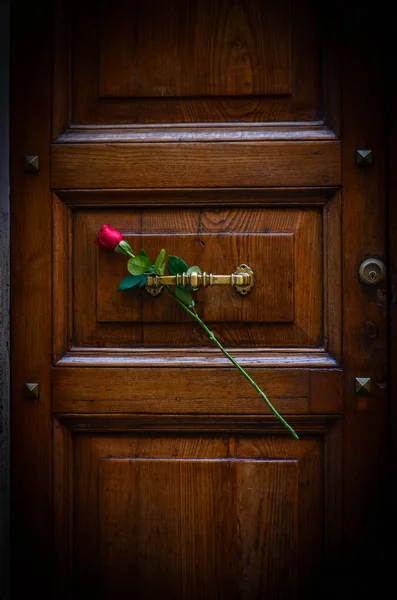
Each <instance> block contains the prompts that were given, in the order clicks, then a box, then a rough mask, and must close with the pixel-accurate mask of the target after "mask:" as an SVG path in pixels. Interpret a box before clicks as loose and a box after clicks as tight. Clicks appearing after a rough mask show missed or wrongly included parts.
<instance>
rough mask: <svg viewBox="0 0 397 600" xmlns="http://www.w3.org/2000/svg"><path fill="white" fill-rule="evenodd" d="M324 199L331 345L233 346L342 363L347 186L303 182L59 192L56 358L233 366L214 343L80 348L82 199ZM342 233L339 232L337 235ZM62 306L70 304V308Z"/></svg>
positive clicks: (239, 353)
mask: <svg viewBox="0 0 397 600" xmlns="http://www.w3.org/2000/svg"><path fill="white" fill-rule="evenodd" d="M186 202H188V203H189V204H190V205H191V206H222V205H223V206H224V205H227V206H241V205H243V206H244V207H250V206H253V207H255V206H256V207H257V206H269V207H270V206H272V207H275V206H276V207H277V206H297V205H298V206H307V207H311V206H322V207H323V223H324V250H325V251H324V257H325V263H324V283H325V285H324V287H325V289H326V295H325V297H324V299H323V301H324V340H325V346H324V347H323V348H310V349H305V350H302V349H298V348H297V349H296V350H295V349H291V348H288V349H285V350H283V349H277V350H269V349H266V348H257V349H255V350H250V349H238V348H237V349H236V350H235V351H234V352H233V354H234V356H235V358H236V359H237V360H239V361H241V364H242V365H243V366H245V367H265V366H271V367H277V366H292V367H309V368H334V367H337V366H338V365H339V364H340V362H341V360H342V342H341V329H342V315H341V294H342V283H341V243H340V239H341V238H340V227H341V194H340V191H339V189H338V188H334V187H331V188H322V189H315V188H299V189H285V188H281V189H280V188H277V189H265V190H264V189H260V188H251V189H248V190H244V189H241V190H240V189H220V190H219V189H212V188H207V189H199V190H197V189H188V190H180V189H173V190H169V189H167V190H163V189H160V190H153V189H151V190H106V191H103V190H100V191H98V192H97V191H95V190H60V191H58V192H57V193H56V194H54V195H53V211H54V213H53V214H54V219H53V237H54V239H53V268H54V286H55V288H54V289H56V290H57V294H56V299H55V298H54V304H53V315H54V316H53V363H54V364H55V365H57V366H59V367H69V366H74V367H75V366H112V365H113V366H114V365H115V364H116V363H117V365H118V366H124V367H154V366H158V367H165V366H170V367H176V366H194V367H208V366H209V365H211V366H217V367H225V368H227V367H230V364H229V362H228V361H227V359H226V358H224V357H222V356H219V353H218V352H217V351H216V350H214V351H212V350H208V349H189V351H185V350H183V351H178V350H172V351H170V352H168V350H167V352H165V351H164V349H161V348H158V349H155V348H151V349H148V350H145V349H134V350H133V351H132V352H131V351H126V350H123V349H120V350H119V349H116V350H114V351H112V350H107V349H106V350H103V349H97V348H92V349H91V348H84V349H81V348H73V346H72V339H71V336H72V316H71V306H72V303H71V283H70V277H71V272H72V268H71V254H72V252H71V219H72V216H71V214H72V210H73V208H78V207H79V206H82V207H86V206H93V207H94V206H95V207H101V206H103V207H109V206H114V207H118V206H123V207H127V206H131V207H138V206H175V205H178V204H179V205H184V204H186ZM335 240H339V243H337V242H336V241H335ZM59 306H65V307H68V308H67V309H66V310H65V311H64V312H63V313H61V312H60V311H59V310H58V308H59Z"/></svg>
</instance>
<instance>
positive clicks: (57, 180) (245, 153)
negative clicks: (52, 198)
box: [51, 141, 341, 189]
mask: <svg viewBox="0 0 397 600" xmlns="http://www.w3.org/2000/svg"><path fill="white" fill-rule="evenodd" d="M51 156H52V187H53V188H55V189H62V188H69V189H76V188H104V187H107V188H108V187H109V188H129V187H135V188H136V187H208V186H212V187H225V186H232V187H236V186H237V187H238V186H240V187H249V186H255V187H258V186H263V187H272V186H337V185H339V184H340V181H341V180H340V143H339V142H336V141H329V142H327V143H324V142H304V143H302V144H299V145H297V144H296V143H295V142H279V143H277V145H275V144H274V143H272V142H263V143H254V142H246V143H238V142H237V141H236V142H235V143H234V142H230V143H229V144H227V143H221V142H220V143H218V142H214V143H210V144H208V145H202V144H195V143H189V144H186V145H181V144H138V143H137V144H124V145H123V144H112V145H110V146H106V145H99V144H96V145H94V144H92V145H88V144H78V145H77V144H75V145H66V144H55V145H54V146H53V147H52V152H51ZM231 163H233V170H230V169H229V168H228V166H229V165H230V164H231Z"/></svg>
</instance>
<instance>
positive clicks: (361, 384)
mask: <svg viewBox="0 0 397 600" xmlns="http://www.w3.org/2000/svg"><path fill="white" fill-rule="evenodd" d="M370 391H371V377H356V394H357V395H358V396H364V395H365V394H369V393H370Z"/></svg>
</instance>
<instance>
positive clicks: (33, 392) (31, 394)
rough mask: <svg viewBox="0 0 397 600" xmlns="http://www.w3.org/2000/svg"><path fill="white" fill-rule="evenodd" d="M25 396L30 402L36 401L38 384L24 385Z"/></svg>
mask: <svg viewBox="0 0 397 600" xmlns="http://www.w3.org/2000/svg"><path fill="white" fill-rule="evenodd" d="M25 394H26V397H27V398H30V399H31V400H37V398H38V397H39V384H38V383H25Z"/></svg>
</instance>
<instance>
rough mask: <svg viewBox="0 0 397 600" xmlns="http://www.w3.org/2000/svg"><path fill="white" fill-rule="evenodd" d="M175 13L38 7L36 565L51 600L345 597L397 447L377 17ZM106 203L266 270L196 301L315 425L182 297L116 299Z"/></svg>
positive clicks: (21, 299) (22, 178)
mask: <svg viewBox="0 0 397 600" xmlns="http://www.w3.org/2000/svg"><path fill="white" fill-rule="evenodd" d="M17 4H18V6H17V8H18V9H19V10H21V11H25V12H26V9H25V7H24V6H22V4H23V3H22V2H21V3H19V2H18V3H17ZM156 6H158V10H157V12H156V14H149V12H148V10H149V9H148V8H147V7H146V5H145V6H144V5H143V3H141V2H140V1H138V0H136V1H132V2H120V3H119V7H118V10H116V8H117V7H116V6H113V5H112V4H111V3H110V2H107V0H103V1H102V2H101V3H99V4H96V3H93V2H92V1H91V0H83V1H82V2H79V3H74V2H73V3H72V2H69V1H65V2H63V1H61V0H57V1H56V2H55V3H54V8H53V16H54V20H53V22H51V23H49V22H46V21H45V20H41V21H40V23H41V26H42V28H43V29H41V28H40V27H39V26H38V25H37V27H36V28H35V27H33V28H32V30H29V32H26V31H25V30H22V31H20V30H19V29H18V20H16V21H15V23H16V28H17V29H18V32H17V33H16V34H15V41H14V56H15V57H16V58H15V60H16V75H15V83H14V88H13V89H14V94H15V100H14V117H13V119H14V121H13V122H14V123H15V125H14V127H13V129H12V132H13V140H14V142H13V143H14V146H13V152H14V158H13V174H12V186H13V190H12V202H13V205H12V211H13V213H14V216H13V227H14V238H13V296H12V298H13V303H14V304H13V311H14V316H13V328H14V330H15V333H14V334H13V378H14V383H13V385H14V391H13V394H14V398H15V400H14V399H13V402H14V431H15V435H14V440H15V442H14V443H15V451H14V467H13V468H14V472H15V479H14V491H15V497H16V502H15V511H16V512H15V518H14V523H15V524H16V527H15V531H16V533H17V534H18V536H19V537H17V536H16V537H15V541H16V544H17V549H18V553H17V554H16V556H17V561H16V562H15V564H16V568H17V570H16V573H17V575H18V576H19V575H20V574H21V572H23V573H24V574H25V575H26V577H28V578H29V582H32V586H34V589H37V590H40V593H41V595H42V597H43V598H46V590H47V589H49V587H47V588H46V587H45V585H46V584H47V585H48V586H51V585H52V581H51V580H52V579H53V580H54V581H53V583H54V586H53V591H52V593H51V594H48V598H49V600H50V598H51V600H53V598H60V599H62V600H72V599H73V600H74V599H75V598H76V599H77V598H83V597H84V598H89V597H92V596H95V595H97V596H98V595H101V597H102V598H103V599H104V600H107V599H108V598H112V600H113V599H114V598H125V597H128V598H130V597H131V596H132V595H134V594H138V595H139V596H140V597H142V598H144V597H146V598H148V600H149V599H150V600H153V599H154V598H156V600H157V598H158V597H159V596H160V595H161V594H163V593H164V592H168V593H169V594H170V595H171V596H172V597H175V598H177V597H178V596H181V597H184V596H186V597H189V598H191V599H192V600H202V598H209V599H210V598H214V600H215V598H227V599H228V600H232V599H233V598H236V597H239V598H241V600H262V599H264V598H266V599H267V600H271V599H272V598H286V599H287V598H288V600H291V599H292V598H296V600H312V599H313V600H314V599H315V600H317V599H318V598H320V597H325V595H326V594H328V596H330V597H336V592H334V593H332V585H331V584H332V583H333V584H334V589H335V590H336V591H338V593H339V591H340V589H341V586H340V585H338V576H339V573H340V569H341V568H342V573H343V569H345V570H346V571H349V570H351V569H350V567H351V564H352V563H354V562H355V561H356V563H358V562H361V563H362V565H361V564H360V565H359V566H360V567H361V573H363V574H366V573H367V572H368V571H369V569H368V566H369V562H370V561H368V560H365V559H366V558H369V559H370V560H371V559H372V557H373V549H374V542H377V541H378V539H377V536H376V535H373V534H372V531H375V532H376V531H378V530H377V525H378V524H379V523H380V521H379V520H377V517H378V515H380V514H382V504H381V502H380V499H381V493H380V492H381V489H380V488H381V485H380V483H379V479H380V480H381V483H382V484H383V481H384V480H383V475H384V471H383V465H384V464H385V462H386V460H385V458H386V448H385V444H384V442H383V437H384V435H385V416H386V412H385V398H384V395H385V392H384V389H385V383H384V382H385V379H384V378H385V374H386V373H385V366H386V355H385V350H384V349H385V339H386V327H385V316H384V315H385V308H384V307H385V302H384V290H383V288H380V289H377V288H376V287H375V288H371V289H370V288H365V287H364V286H363V285H362V284H361V283H360V282H359V279H358V275H357V269H358V265H359V263H360V262H361V260H362V259H363V258H365V257H367V256H368V255H370V254H374V255H377V256H379V257H381V258H383V257H384V253H385V237H384V231H385V229H384V224H385V210H384V209H385V203H384V194H385V178H384V156H383V151H384V148H383V144H382V139H381V136H382V130H381V126H380V118H381V104H379V99H378V92H379V89H380V87H379V85H380V83H379V80H378V79H377V78H374V76H373V70H375V71H376V70H377V69H376V66H377V61H379V57H376V58H374V59H373V60H374V62H373V63H372V62H371V61H369V63H368V62H366V63H365V64H364V62H363V61H362V48H363V47H364V46H365V42H366V40H368V36H369V37H370V35H369V34H370V33H371V28H372V24H371V21H370V19H369V18H368V16H367V17H364V16H363V15H365V11H364V12H363V13H360V15H359V17H357V18H358V20H359V24H360V25H359V27H358V26H357V22H356V15H355V13H354V14H353V12H352V14H351V16H350V18H351V20H350V21H348V23H349V26H348V27H346V24H345V27H346V28H342V29H339V26H340V24H341V23H343V22H344V21H343V19H345V18H346V16H348V17H349V10H350V9H349V7H339V6H334V7H329V6H327V7H323V6H321V7H319V6H318V3H315V2H312V1H311V0H305V1H303V2H299V3H296V2H293V3H289V2H288V1H287V0H285V1H284V0H282V1H281V2H276V1H273V0H268V1H267V2H265V3H261V2H259V0H241V1H240V0H239V1H238V2H229V0H217V1H215V2H209V1H207V0H205V1H203V2H202V3H193V2H185V3H182V2H176V3H174V5H173V6H168V5H167V3H165V4H164V3H162V4H161V6H160V3H156ZM200 6H201V8H200ZM25 12H24V14H25ZM27 14H28V16H29V14H30V13H29V12H28V13H27ZM39 14H41V13H40V11H39ZM48 14H51V11H49V12H48ZM210 15H212V17H213V18H212V19H211V20H210V22H209V21H208V22H207V19H208V17H209V16H210ZM263 15H266V16H267V17H268V18H267V20H266V21H265V20H264V19H263ZM254 17H255V18H254ZM360 19H361V20H360ZM37 22H38V21H37ZM32 23H33V24H34V21H33V20H32ZM184 23H188V24H189V35H187V32H186V28H184ZM346 23H347V22H346ZM356 27H357V30H356ZM130 33H133V34H134V35H132V36H130ZM171 34H172V40H171V37H170V35H171ZM36 35H38V36H39V41H38V42H37V40H36V37H35V36H36ZM50 35H51V37H53V45H52V48H53V50H52V52H51V50H50V49H51V45H50V44H49V37H50ZM194 37H196V38H197V40H199V43H196V44H192V43H191V40H192V39H193V38H194ZM134 44H135V48H134ZM27 46H28V50H27ZM341 46H342V47H341ZM36 47H37V48H38V58H39V59H40V65H41V67H40V69H39V76H37V71H36V72H35V73H34V75H33V73H32V72H31V70H29V69H28V70H27V68H26V56H27V55H28V51H29V49H30V51H31V48H36ZM340 50H342V51H343V52H342V54H341V56H342V57H343V64H342V66H343V72H342V75H343V80H342V81H341V71H340V66H341V65H340V63H339V52H340ZM375 56H376V53H375ZM51 64H52V79H51V74H50V65H51ZM184 69H185V71H186V70H187V69H188V72H185V73H184V72H183V71H184ZM51 89H52V99H51V98H50V90H51ZM22 90H23V93H22ZM341 92H342V100H343V102H342V104H341V102H340V100H341ZM50 103H51V104H52V107H51V108H50ZM32 108H33V112H32V110H31V109H32ZM50 120H51V123H50ZM50 133H51V136H52V137H51V139H52V145H51V143H50ZM27 144H28V145H29V149H28V148H27ZM32 144H33V146H34V145H35V144H36V146H37V147H38V149H37V152H38V153H39V154H40V164H41V166H42V168H41V170H40V172H39V173H38V174H36V175H34V176H33V175H29V176H28V175H26V174H24V173H23V172H21V169H20V160H19V159H20V157H21V156H23V155H24V154H29V153H31V152H32V153H33V152H36V150H35V149H34V148H31V147H30V146H31V145H32ZM358 147H362V148H365V147H371V148H372V149H373V152H374V162H373V165H372V167H371V168H370V169H367V170H361V169H358V168H357V167H356V165H355V151H356V149H357V148H358ZM49 155H51V176H52V182H51V183H50V181H49V163H48V157H49ZM342 175H343V177H342ZM51 192H53V197H52V204H51ZM105 222H108V223H109V224H110V225H112V226H113V227H116V228H118V229H120V230H121V231H122V232H123V234H124V235H125V236H126V237H127V238H128V239H129V240H130V242H131V244H132V245H133V247H134V249H139V247H141V246H142V247H144V248H145V249H146V250H148V251H149V252H150V253H151V254H153V255H155V254H156V253H157V251H158V250H159V249H160V247H161V246H164V247H165V248H166V249H167V250H168V251H169V252H175V253H177V254H180V255H181V256H183V257H184V258H186V259H187V260H188V262H189V263H190V264H191V263H197V264H199V265H200V266H201V267H202V268H205V270H207V271H211V270H212V271H219V272H224V273H226V272H229V271H230V272H231V271H232V270H233V269H234V268H235V267H236V266H238V264H239V263H240V262H247V263H248V264H250V265H251V266H253V268H254V270H255V273H256V274H257V280H256V283H255V288H254V290H253V292H251V295H250V296H248V297H247V298H240V297H236V294H235V292H234V291H233V290H231V289H227V288H225V289H222V290H221V289H220V288H213V289H209V290H206V291H205V292H204V291H200V292H199V293H198V294H197V300H198V303H197V304H198V309H199V311H200V314H202V315H203V317H204V319H205V320H206V321H208V322H209V324H210V326H211V329H212V330H213V331H214V332H215V334H216V335H217V337H218V338H219V339H220V340H221V342H222V343H224V344H225V345H226V346H228V347H230V348H231V349H232V354H233V355H235V356H236V357H237V358H238V359H239V361H241V363H242V364H243V365H244V366H245V367H246V368H247V370H248V372H249V373H250V374H251V375H252V376H253V378H254V379H255V381H256V382H257V383H258V384H259V385H260V386H261V387H262V389H263V390H264V391H265V392H266V393H267V394H268V396H269V399H270V400H271V401H272V402H274V404H275V406H276V407H277V408H278V409H279V410H280V411H281V413H282V414H283V415H284V416H285V417H286V418H287V420H288V422H290V423H291V425H292V426H293V427H294V428H295V429H296V431H297V432H298V434H299V440H292V439H291V438H290V437H289V435H288V434H287V432H286V430H285V428H284V427H283V426H282V424H281V423H280V422H279V421H278V420H277V419H276V418H275V417H274V415H272V414H271V413H270V411H269V409H268V408H267V407H266V405H265V404H264V402H263V401H262V400H261V399H260V397H259V396H258V395H257V394H256V392H255V391H254V390H253V389H252V387H250V386H249V384H248V382H247V381H246V380H245V379H244V378H243V377H242V375H241V374H240V373H238V372H237V370H236V369H234V368H233V367H232V365H231V364H230V362H229V361H227V359H226V358H225V357H224V356H223V355H222V354H221V353H220V352H219V350H218V349H216V348H214V347H213V346H211V345H210V344H209V341H208V338H207V337H206V336H205V335H204V333H202V332H201V331H198V328H197V326H196V324H195V323H194V322H190V321H189V320H186V319H185V318H184V317H182V313H180V312H178V311H177V310H176V307H175V306H173V305H172V304H171V303H170V302H169V301H170V299H169V298H168V299H167V297H165V298H162V297H160V298H156V299H154V298H150V297H148V295H146V296H145V294H146V292H142V294H140V293H139V292H138V293H137V294H136V290H132V291H131V292H128V293H125V294H119V293H117V292H116V288H117V283H118V281H119V279H121V277H122V276H123V275H125V274H126V270H125V267H126V260H125V257H122V256H120V255H118V254H115V253H111V252H106V251H102V250H100V249H99V248H98V247H97V246H96V245H95V244H94V243H93V242H94V238H95V235H96V232H97V230H98V229H99V227H100V226H101V225H102V224H103V223H105ZM51 232H52V233H51ZM251 263H252V264H251ZM119 269H120V270H119ZM262 271H263V274H262ZM51 330H52V331H51ZM51 365H52V368H51ZM366 372H369V374H370V375H371V377H372V379H373V390H374V392H373V393H372V395H371V396H369V397H368V398H367V399H363V398H361V399H357V397H356V395H355V391H354V379H355V377H356V376H357V375H359V374H365V373H366ZM36 376H37V378H38V379H37V380H39V383H40V398H39V400H38V402H37V403H35V404H34V403H32V402H31V401H30V404H27V401H26V400H25V399H23V398H22V389H23V382H24V381H26V380H30V381H35V380H36V379H35V377H36ZM50 380H51V382H50ZM51 425H52V427H51ZM51 498H52V505H51ZM370 525H371V527H373V530H372V531H371V530H370ZM343 539H344V540H345V546H344V547H343V545H342V540H343ZM32 549H33V550H34V552H32ZM358 551H360V553H359V552H358ZM32 556H34V558H33V559H32ZM356 556H358V557H359V559H358V560H357V559H356ZM49 557H53V558H54V563H55V564H54V565H53V564H52V562H51V560H50V559H49ZM36 558H37V560H36ZM29 560H30V563H28V561H29ZM18 561H19V562H18ZM38 561H40V565H39V566H37V562H38ZM357 572H359V569H357ZM350 574H351V573H350ZM43 578H44V579H45V581H44V583H43ZM20 579H21V581H22V582H23V583H24V581H25V578H22V577H21V578H20ZM347 581H348V580H347ZM352 581H353V582H354V579H352ZM339 582H340V580H339ZM343 589H347V588H346V587H344V588H343ZM352 589H353V591H356V588H355V586H353V588H352Z"/></svg>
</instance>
